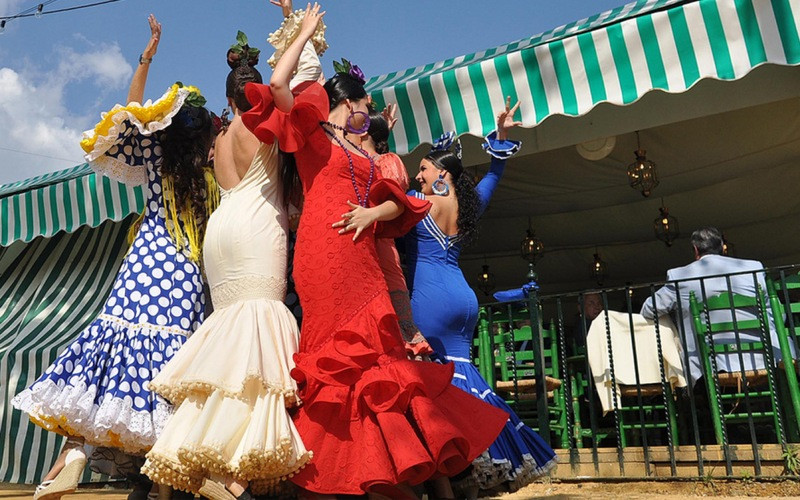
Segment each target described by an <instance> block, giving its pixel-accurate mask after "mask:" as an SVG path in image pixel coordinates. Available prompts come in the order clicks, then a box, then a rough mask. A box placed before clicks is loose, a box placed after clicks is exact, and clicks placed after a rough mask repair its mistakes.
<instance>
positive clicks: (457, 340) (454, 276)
mask: <svg viewBox="0 0 800 500" xmlns="http://www.w3.org/2000/svg"><path fill="white" fill-rule="evenodd" d="M510 100H511V99H510V98H509V99H508V100H507V101H506V107H505V110H503V111H502V112H501V113H500V114H499V115H498V117H497V130H496V131H495V132H492V133H491V134H489V135H488V136H487V137H486V140H485V143H484V145H483V148H484V150H485V151H486V152H487V153H488V154H489V155H491V157H492V161H491V166H490V167H489V172H488V173H487V174H486V176H485V177H484V178H483V179H481V181H480V182H479V183H478V185H477V186H476V185H475V183H474V181H473V180H472V177H471V176H470V174H469V173H467V172H464V168H463V166H462V164H461V151H460V144H458V143H456V147H455V151H450V150H449V149H450V146H451V145H452V143H453V139H454V135H455V134H452V133H451V134H446V135H445V136H443V138H442V139H440V140H439V141H438V142H437V144H435V145H434V149H433V150H432V151H431V152H430V153H428V155H427V156H425V158H423V159H422V161H421V162H420V165H419V173H418V174H417V176H416V180H417V181H418V182H419V183H420V186H421V188H420V191H412V192H411V194H413V195H414V196H416V197H417V198H419V199H422V200H427V201H429V202H430V203H431V205H432V207H431V210H430V213H429V214H428V215H427V216H426V217H425V218H424V219H423V220H422V221H421V222H420V223H418V224H417V225H416V226H415V227H414V228H413V229H412V230H411V231H410V232H409V233H408V235H406V238H405V248H406V257H407V261H408V267H409V275H410V279H409V285H410V286H409V288H411V290H412V292H411V310H412V312H413V315H414V321H415V322H416V323H417V325H418V326H419V327H420V329H421V330H422V331H423V332H425V337H426V338H427V339H428V342H429V343H430V345H431V347H432V348H433V349H434V351H436V353H437V355H439V356H442V357H444V358H445V360H446V361H451V362H452V365H451V366H454V367H455V376H454V377H453V384H455V385H456V386H457V387H458V388H460V389H462V390H464V391H465V392H467V393H470V394H473V395H474V396H476V397H479V398H480V399H483V400H484V401H486V402H487V403H489V404H491V405H493V406H495V407H497V408H500V409H502V410H503V411H505V412H507V413H508V414H509V418H508V421H507V422H506V425H505V427H504V429H503V432H502V433H500V436H499V437H498V439H497V440H496V441H495V442H494V443H493V444H492V446H490V447H488V448H489V449H488V450H487V451H486V452H485V453H483V454H482V455H481V456H480V457H479V458H478V459H477V460H475V461H474V462H473V468H472V473H471V478H472V479H473V481H466V482H465V484H468V483H470V482H471V483H472V486H473V487H474V488H470V487H468V488H467V489H478V488H479V489H490V488H495V487H497V486H500V485H503V486H504V487H506V488H508V489H510V490H516V489H519V488H521V487H522V486H525V485H527V484H528V483H530V482H531V481H533V480H534V479H535V478H537V477H539V476H541V475H543V474H546V473H547V472H548V471H549V470H550V469H551V468H552V467H553V466H554V465H555V463H556V456H555V453H554V452H553V450H552V449H551V448H550V447H549V446H548V445H547V444H546V443H545V442H544V441H543V440H542V438H541V437H539V435H538V434H536V433H535V432H534V431H533V430H532V429H530V428H529V427H527V426H525V425H523V424H522V423H521V421H520V420H519V418H518V417H517V416H516V415H515V414H514V412H513V411H512V410H511V408H509V406H508V405H507V404H506V403H505V401H504V400H503V399H502V398H500V397H498V396H497V395H496V394H494V392H492V390H491V389H490V388H489V385H488V384H487V383H486V381H485V380H484V379H483V378H482V377H481V375H480V373H479V372H478V370H477V369H476V368H475V366H474V365H473V364H472V363H471V362H470V351H471V348H472V337H473V334H474V332H475V324H476V322H477V319H478V300H477V298H476V297H475V293H474V292H473V291H472V289H471V288H470V287H469V285H468V284H467V281H466V280H465V279H464V274H463V273H462V272H461V269H460V268H459V266H458V258H459V256H460V254H461V249H462V247H463V246H464V245H466V244H468V243H469V242H470V241H471V240H472V239H473V238H474V236H475V231H476V229H477V223H478V219H479V218H480V216H481V215H482V214H483V212H484V211H485V210H486V206H487V205H488V204H489V200H490V199H491V197H492V194H493V193H494V190H495V188H496V187H497V184H498V182H499V181H500V178H501V177H502V175H503V170H504V168H505V163H506V160H507V159H508V158H510V157H511V156H512V155H513V154H514V153H516V152H517V151H518V150H519V148H520V143H519V142H516V141H510V140H508V129H509V128H511V127H514V126H517V125H519V124H520V123H519V122H516V121H514V118H513V117H514V113H515V112H516V110H517V108H518V107H519V104H517V105H516V106H514V107H513V108H512V107H510ZM473 493H476V492H473Z"/></svg>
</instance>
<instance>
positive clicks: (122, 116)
mask: <svg viewBox="0 0 800 500" xmlns="http://www.w3.org/2000/svg"><path fill="white" fill-rule="evenodd" d="M171 90H172V89H171V88H170V89H168V90H167V91H166V92H165V93H164V95H163V96H161V97H160V98H159V99H158V100H157V101H156V102H151V101H150V100H148V101H146V102H145V103H144V105H143V106H142V107H143V108H147V107H151V106H155V105H156V104H158V103H159V102H161V101H162V100H163V99H166V98H167V97H168V96H169V94H170V91H171ZM188 96H189V90H187V89H186V88H185V87H182V88H180V89H178V94H177V97H176V98H175V101H174V102H173V103H172V106H171V107H170V110H169V111H168V112H167V113H166V114H165V115H164V116H163V117H162V118H161V119H160V120H158V121H151V122H147V123H144V122H141V121H140V120H139V119H138V118H136V117H135V116H134V115H133V114H132V113H131V112H129V111H127V110H126V109H125V107H124V106H122V105H120V104H117V105H115V106H114V107H113V108H111V111H109V112H108V113H103V115H102V117H103V118H105V116H106V115H107V114H110V115H111V121H112V122H113V125H112V126H111V127H109V129H108V132H106V133H105V134H104V135H99V136H97V138H96V140H95V143H94V146H93V147H92V150H91V151H90V152H89V153H86V154H85V155H84V158H85V159H86V161H87V162H88V163H89V165H90V166H91V167H92V168H93V169H95V171H97V172H98V173H100V174H103V175H105V171H104V170H103V168H104V166H103V165H99V166H97V167H96V166H95V163H97V160H98V159H99V158H101V157H103V156H104V155H105V153H106V151H108V150H109V149H111V148H112V147H114V146H116V145H117V144H118V142H119V135H120V133H121V132H122V131H124V130H125V129H126V128H128V127H129V126H135V127H136V128H137V129H138V130H139V132H140V133H141V134H143V135H152V134H153V133H155V132H157V131H159V130H164V129H165V128H167V127H169V126H170V125H171V124H172V117H173V116H175V115H176V114H177V113H178V111H180V109H181V106H183V102H184V101H185V100H186V98H187V97H188ZM131 104H135V103H131ZM131 104H129V105H128V106H130V105H131ZM93 137H95V130H94V129H92V130H87V131H86V132H84V133H83V135H82V137H81V139H82V140H86V139H91V138H93ZM118 161H119V160H118ZM100 162H101V163H103V162H105V160H100ZM119 164H122V165H124V163H123V162H119ZM128 168H131V167H128ZM109 171H110V172H112V173H114V172H115V171H114V170H109ZM126 177H127V174H125V175H123V176H122V178H116V177H112V178H114V179H115V180H118V181H120V182H125V180H124V178H126ZM136 181H138V182H141V181H139V180H138V177H137V178H136ZM145 182H146V179H145ZM134 185H138V184H134Z"/></svg>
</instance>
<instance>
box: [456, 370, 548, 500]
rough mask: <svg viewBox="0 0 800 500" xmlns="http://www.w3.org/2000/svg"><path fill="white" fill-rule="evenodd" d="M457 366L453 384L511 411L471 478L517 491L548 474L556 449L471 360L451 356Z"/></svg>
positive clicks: (485, 486)
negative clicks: (496, 391) (529, 424)
mask: <svg viewBox="0 0 800 500" xmlns="http://www.w3.org/2000/svg"><path fill="white" fill-rule="evenodd" d="M446 360H447V361H451V362H452V363H448V364H452V365H453V366H454V367H455V374H454V375H453V385H454V386H456V387H458V388H459V389H461V390H463V391H464V392H467V393H469V394H472V395H473V396H475V397H476V398H480V399H481V400H483V401H485V402H486V403H489V404H490V405H492V406H494V407H496V408H499V409H501V410H503V411H505V412H506V413H508V420H507V421H506V424H505V427H503V431H502V432H501V433H500V435H499V436H498V437H497V439H496V440H495V442H494V443H492V445H491V446H490V447H489V449H488V450H486V451H485V452H483V453H482V454H481V455H480V456H479V457H478V458H477V459H475V461H474V462H472V467H473V468H472V474H471V478H472V479H473V480H474V482H475V484H476V485H477V486H478V488H479V489H482V490H488V489H492V488H496V487H498V486H500V485H504V486H505V488H506V489H508V490H509V491H516V490H518V489H520V488H523V487H525V486H526V485H528V484H530V483H531V482H533V481H534V480H535V479H537V478H539V477H541V476H545V475H547V474H549V473H550V471H551V470H552V469H553V468H555V466H556V465H557V463H558V460H557V457H556V454H555V452H554V451H553V449H552V448H550V446H549V445H548V444H547V443H545V442H544V440H543V439H542V438H541V436H539V434H537V433H536V432H535V431H534V430H533V429H531V428H530V427H528V426H527V425H525V424H524V423H523V422H522V421H521V420H520V419H519V417H518V416H517V414H516V413H514V411H513V410H512V409H511V407H510V406H508V404H507V403H506V402H505V400H504V399H503V398H501V397H500V396H498V395H497V394H495V392H494V391H493V390H492V389H491V388H490V387H489V384H487V383H486V381H485V380H484V379H483V377H482V376H481V374H480V372H479V371H478V369H477V368H475V365H473V364H472V363H470V362H469V360H466V359H462V358H453V357H448V358H447V359H446Z"/></svg>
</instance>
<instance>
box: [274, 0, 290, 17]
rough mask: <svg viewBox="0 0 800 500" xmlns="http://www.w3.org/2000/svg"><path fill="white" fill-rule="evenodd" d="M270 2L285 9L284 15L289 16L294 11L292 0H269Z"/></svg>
mask: <svg viewBox="0 0 800 500" xmlns="http://www.w3.org/2000/svg"><path fill="white" fill-rule="evenodd" d="M269 3H271V4H272V5H277V6H278V7H280V8H281V9H283V17H289V16H290V15H291V13H292V0H269Z"/></svg>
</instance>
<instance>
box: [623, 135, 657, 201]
mask: <svg viewBox="0 0 800 500" xmlns="http://www.w3.org/2000/svg"><path fill="white" fill-rule="evenodd" d="M646 153H647V152H646V151H645V150H644V149H642V146H641V144H640V143H639V132H638V131H637V132H636V151H634V152H633V154H635V155H636V161H634V162H633V163H631V164H630V165H628V183H629V184H630V186H631V187H632V188H633V189H638V190H639V191H641V192H642V196H644V197H645V198H646V197H648V196H650V193H651V192H652V191H653V189H655V187H656V186H658V173H657V172H656V164H655V163H653V162H652V161H650V160H648V159H647V155H646Z"/></svg>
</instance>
